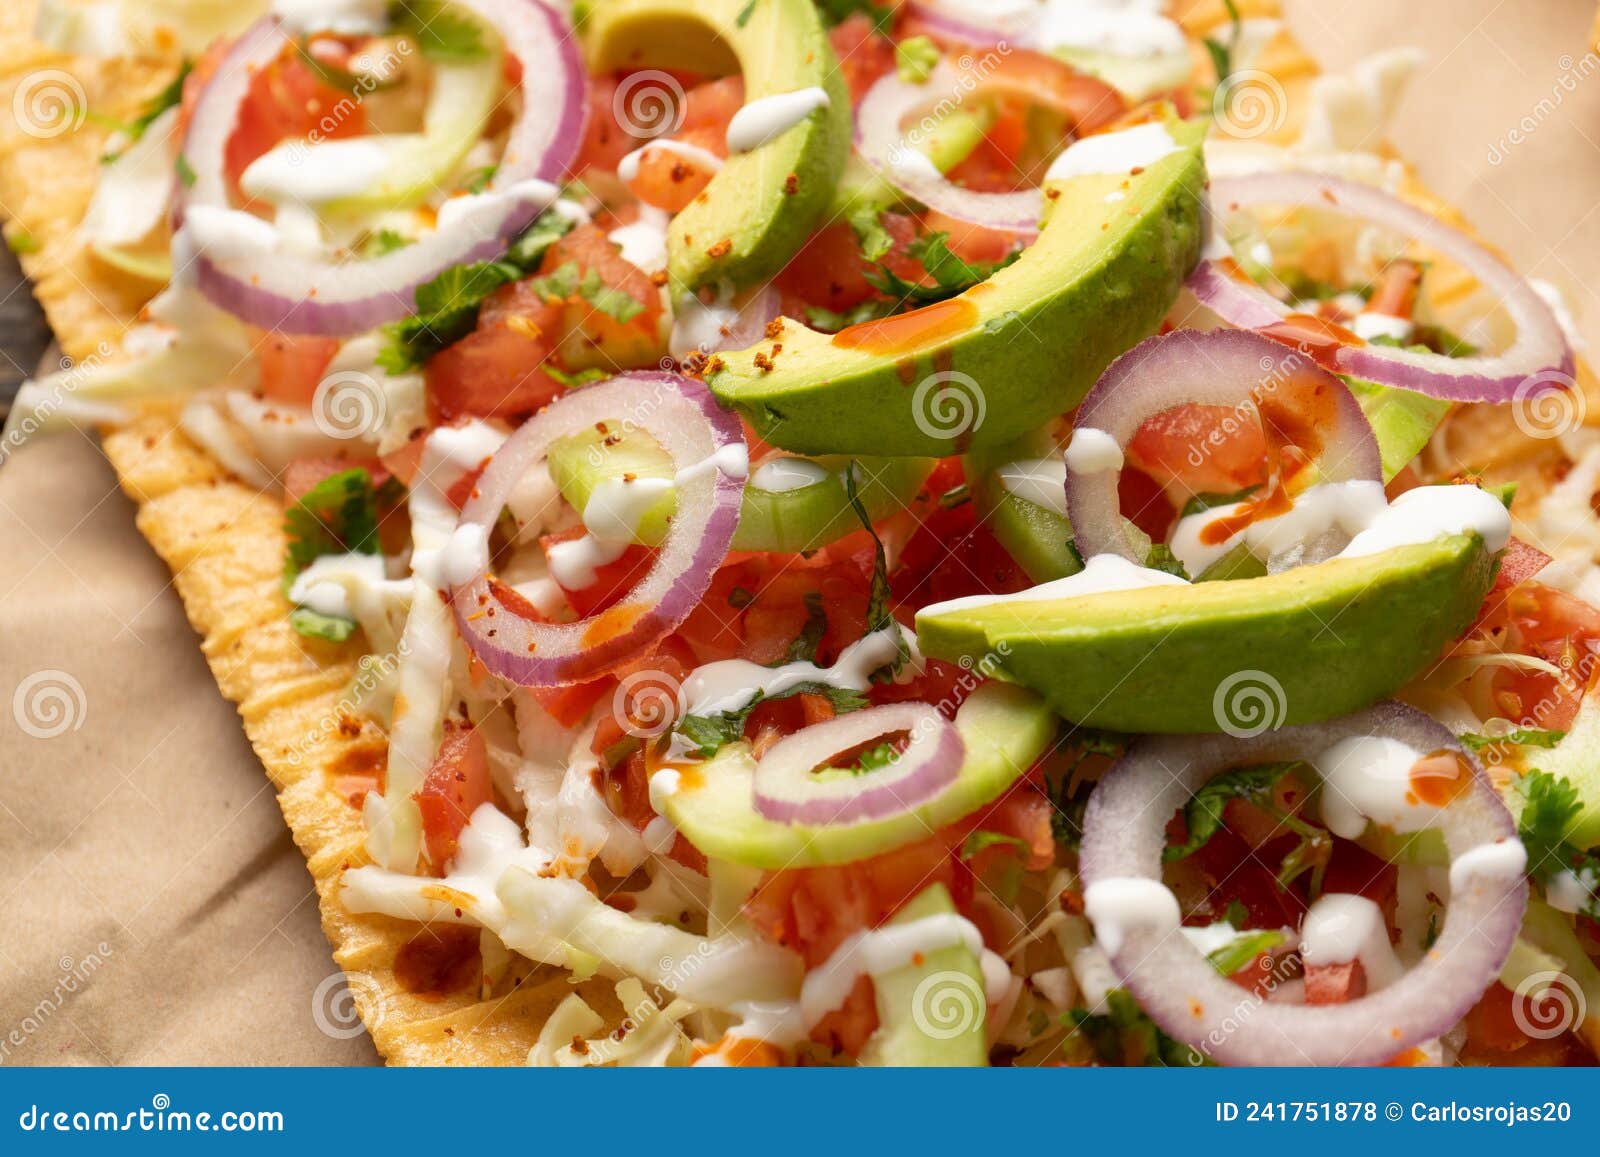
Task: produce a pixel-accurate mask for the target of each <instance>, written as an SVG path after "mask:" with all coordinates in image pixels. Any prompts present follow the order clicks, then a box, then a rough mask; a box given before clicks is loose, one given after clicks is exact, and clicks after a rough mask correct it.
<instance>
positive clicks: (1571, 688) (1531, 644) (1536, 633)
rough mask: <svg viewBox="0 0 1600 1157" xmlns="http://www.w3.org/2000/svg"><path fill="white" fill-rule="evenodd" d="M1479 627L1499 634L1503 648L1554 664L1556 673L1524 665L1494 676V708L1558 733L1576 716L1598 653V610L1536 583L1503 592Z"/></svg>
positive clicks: (1593, 672) (1525, 584) (1595, 666)
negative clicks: (1557, 673)
mask: <svg viewBox="0 0 1600 1157" xmlns="http://www.w3.org/2000/svg"><path fill="white" fill-rule="evenodd" d="M1480 630H1487V631H1488V632H1490V633H1491V634H1495V635H1499V636H1500V637H1501V638H1500V641H1501V645H1502V646H1503V647H1504V648H1505V649H1506V650H1507V651H1514V652H1519V653H1523V654H1532V655H1535V656H1537V657H1539V658H1541V659H1544V660H1546V661H1547V662H1550V663H1553V664H1555V665H1556V666H1557V667H1560V668H1561V670H1562V675H1561V676H1559V677H1558V676H1556V675H1552V674H1550V673H1548V672H1545V671H1536V670H1528V669H1524V668H1510V667H1507V668H1502V669H1501V670H1500V671H1498V672H1497V673H1496V674H1495V677H1494V687H1495V699H1496V702H1495V704H1494V707H1495V709H1496V710H1497V711H1498V712H1499V713H1500V714H1501V715H1503V716H1505V717H1506V718H1508V719H1512V720H1516V721H1519V722H1520V723H1521V724H1522V725H1523V726H1527V727H1540V728H1547V729H1551V730H1557V731H1563V730H1566V729H1568V728H1569V727H1570V726H1571V724H1572V720H1573V717H1574V716H1575V715H1576V714H1577V711H1578V704H1579V702H1580V700H1581V699H1582V697H1583V694H1584V691H1585V688H1586V687H1587V686H1588V684H1589V682H1590V680H1591V679H1592V678H1593V677H1594V675H1595V673H1596V668H1597V664H1596V659H1597V656H1600V610H1597V609H1596V608H1594V607H1592V606H1590V605H1589V604H1588V603H1586V602H1584V601H1583V600H1582V599H1577V598H1574V597H1573V596H1571V595H1568V594H1565V593H1563V592H1561V591H1558V590H1556V589H1554V588H1553V587H1547V586H1545V585H1543V584H1542V583H1536V582H1524V583H1522V584H1521V585H1520V586H1517V587H1515V588H1513V589H1511V590H1510V591H1508V592H1506V594H1505V595H1504V597H1503V598H1502V599H1501V602H1500V604H1499V605H1498V606H1497V607H1495V608H1494V609H1493V611H1492V613H1491V614H1489V615H1488V616H1486V618H1485V620H1484V623H1483V624H1481V625H1480Z"/></svg>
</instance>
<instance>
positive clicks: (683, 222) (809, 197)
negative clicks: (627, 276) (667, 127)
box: [582, 0, 850, 297]
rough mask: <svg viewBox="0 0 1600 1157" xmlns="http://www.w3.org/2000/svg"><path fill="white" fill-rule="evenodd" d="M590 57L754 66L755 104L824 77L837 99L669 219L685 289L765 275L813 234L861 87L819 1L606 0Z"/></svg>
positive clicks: (675, 273)
mask: <svg viewBox="0 0 1600 1157" xmlns="http://www.w3.org/2000/svg"><path fill="white" fill-rule="evenodd" d="M582 36H583V41H584V48H585V50H586V53H587V56H588V63H589V68H590V70H591V71H594V72H610V71H613V70H616V69H624V68H626V69H641V68H663V69H681V70H688V71H690V72H695V73H700V74H703V75H708V76H723V75H728V74H731V73H735V72H738V73H742V74H743V76H744V93H745V97H744V98H745V103H746V104H749V103H752V102H754V101H758V100H761V99H762V98H763V97H769V96H777V95H779V94H782V93H789V92H795V91H797V90H799V89H804V88H813V87H816V88H821V89H823V90H824V91H825V92H826V93H827V94H828V100H829V106H828V107H827V108H825V109H818V110H817V111H815V112H813V113H811V114H810V115H808V116H807V117H806V118H805V119H804V120H802V121H801V122H800V123H799V124H798V125H796V126H795V127H793V128H791V129H789V130H788V131H787V132H784V133H782V134H780V135H779V136H778V137H776V138H775V139H773V140H771V141H768V142H767V143H766V144H764V145H761V146H760V147H758V148H755V149H752V150H751V151H750V152H747V153H739V154H736V155H734V156H730V157H729V158H728V159H727V160H726V161H725V162H724V163H723V166H722V169H721V170H720V171H719V172H718V173H717V175H716V176H715V177H713V178H712V179H711V183H710V184H709V185H707V186H706V189H705V192H704V193H702V194H701V195H700V196H699V197H697V198H696V199H695V200H694V202H693V203H692V204H690V205H689V206H688V207H687V208H686V209H684V210H683V211H682V212H681V213H679V214H678V215H677V216H675V217H674V218H673V219H672V224H671V225H670V226H669V227H668V229H667V273H668V276H669V278H670V285H671V289H672V293H673V296H674V297H676V296H677V295H679V294H681V293H686V292H690V291H692V290H696V289H699V288H700V287H702V286H711V287H714V288H716V289H718V290H721V289H725V288H741V287H744V286H748V285H753V284H755V283H756V282H759V281H762V280H764V279H766V278H768V277H770V276H772V275H773V274H774V273H776V272H777V271H778V270H779V269H781V268H782V267H783V265H784V263H785V262H786V261H788V260H789V258H790V257H792V256H794V254H795V253H796V252H797V251H798V250H799V248H800V247H801V246H802V245H804V244H805V242H806V239H807V238H809V237H810V236H811V233H812V231H813V229H814V228H815V227H816V225H817V223H818V221H819V219H820V218H821V216H822V212H823V210H824V209H826V208H827V207H828V204H829V203H830V202H831V201H832V199H833V190H834V184H835V182H837V181H838V179H839V174H840V173H841V172H843V171H844V164H845V159H846V157H848V156H849V154H850V94H849V92H848V91H847V90H846V88H845V83H844V74H843V73H842V72H841V71H840V69H839V62H838V61H837V60H836V59H835V58H834V55H833V49H832V48H831V47H830V46H829V43H828V34H827V29H825V28H824V27H823V25H822V21H821V20H820V19H819V18H818V16H817V10H816V7H815V6H814V5H813V4H812V3H811V0H759V2H758V3H755V4H751V3H749V2H748V0H601V2H600V3H598V4H596V5H595V6H594V8H593V9H592V10H591V12H590V13H589V15H588V18H587V19H586V20H585V21H584V22H583V25H582Z"/></svg>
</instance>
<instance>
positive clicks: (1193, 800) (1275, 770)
mask: <svg viewBox="0 0 1600 1157" xmlns="http://www.w3.org/2000/svg"><path fill="white" fill-rule="evenodd" d="M1298 766H1299V764H1298V763H1296V762H1294V761H1293V760H1291V761H1288V762H1284V763H1261V764H1256V765H1255V766H1253V767H1241V768H1238V769H1236V770H1234V771H1229V772H1225V773H1224V774H1222V775H1219V776H1217V777H1216V778H1215V779H1212V780H1210V781H1209V782H1207V783H1205V784H1203V785H1202V786H1201V788H1200V790H1199V791H1197V792H1195V793H1194V795H1193V796H1191V797H1190V799H1189V802H1188V803H1186V804H1185V805H1184V807H1183V820H1184V825H1185V826H1186V827H1187V828H1188V832H1189V838H1188V839H1187V840H1186V841H1185V842H1184V843H1182V844H1177V845H1174V846H1172V847H1169V848H1166V849H1164V850H1163V851H1162V853H1161V858H1162V860H1163V861H1164V862H1166V863H1171V862H1172V861H1174V860H1182V859H1184V858H1186V857H1188V856H1191V855H1193V854H1194V853H1195V852H1198V851H1199V850H1200V849H1201V848H1203V847H1205V845H1206V844H1207V843H1208V842H1209V841H1210V840H1211V837H1212V836H1214V835H1216V834H1217V832H1218V831H1220V830H1221V829H1222V813H1223V811H1224V809H1225V808H1226V807H1227V806H1228V801H1229V800H1233V799H1243V800H1249V801H1250V802H1251V803H1254V804H1257V805H1258V806H1259V805H1261V804H1262V803H1264V802H1265V801H1267V800H1269V799H1270V798H1271V796H1272V791H1273V789H1274V788H1275V787H1277V786H1278V781H1279V780H1281V779H1282V778H1283V777H1284V775H1285V774H1287V773H1288V772H1289V770H1290V769H1291V768H1295V767H1298Z"/></svg>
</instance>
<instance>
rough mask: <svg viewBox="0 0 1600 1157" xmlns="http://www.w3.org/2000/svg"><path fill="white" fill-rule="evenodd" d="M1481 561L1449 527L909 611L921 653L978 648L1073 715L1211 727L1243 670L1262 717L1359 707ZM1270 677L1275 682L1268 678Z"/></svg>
mask: <svg viewBox="0 0 1600 1157" xmlns="http://www.w3.org/2000/svg"><path fill="white" fill-rule="evenodd" d="M1494 571H1495V560H1494V558H1493V556H1492V555H1490V553H1489V551H1488V550H1487V548H1486V547H1485V546H1484V543H1483V540H1482V539H1481V538H1479V537H1478V536H1477V535H1476V534H1463V535H1450V536H1446V537H1442V538H1438V539H1435V540H1433V541H1432V542H1427V543H1422V544H1420V545H1415V546H1403V547H1395V548H1392V549H1390V550H1387V551H1384V552H1382V553H1380V554H1375V555H1371V556H1367V557H1361V558H1350V559H1340V558H1335V559H1331V560H1329V561H1328V562H1324V563H1318V564H1316V565H1313V566H1304V567H1299V568H1297V569H1294V570H1288V571H1283V572H1282V573H1279V574H1275V575H1267V576H1266V577H1264V578H1253V579H1240V580H1238V581H1235V582H1208V583H1199V584H1196V585H1184V586H1179V585H1173V586H1158V587H1147V588H1142V589H1139V590H1128V591H1114V592H1108V593H1104V594H1095V595H1087V596H1079V597H1076V598H1063V599H1043V600H1036V601H1032V602H1027V601H1022V602H998V603H991V604H989V605H988V606H980V607H960V606H956V607H952V608H951V609H949V610H945V611H938V610H937V608H936V607H935V608H930V610H932V611H933V613H930V612H929V610H924V611H923V612H921V613H919V614H918V615H917V641H918V644H919V645H920V647H921V649H922V651H923V653H924V654H926V655H932V656H935V657H937V658H941V659H959V660H962V661H963V662H978V661H984V660H987V661H988V662H989V663H991V664H994V665H995V666H996V667H998V669H999V671H1000V672H1001V673H1002V674H1003V675H1004V676H1005V677H1007V678H1010V679H1012V680H1014V681H1015V682H1017V683H1021V684H1022V685H1023V686H1026V687H1032V688H1034V689H1035V690H1037V691H1038V692H1039V693H1040V694H1042V695H1045V696H1046V697H1047V698H1048V699H1049V701H1050V705H1051V706H1052V707H1054V708H1055V709H1056V710H1057V711H1059V712H1060V713H1061V714H1062V715H1063V716H1064V717H1066V718H1067V719H1069V720H1071V721H1072V722H1074V723H1078V724H1083V725H1088V726H1094V727H1103V728H1107V729H1110V730H1113V731H1133V732H1189V731H1192V732H1215V731H1218V730H1220V729H1221V728H1222V723H1223V722H1224V720H1221V719H1219V718H1218V715H1219V711H1218V710H1217V709H1216V707H1214V703H1215V701H1216V700H1218V698H1219V697H1220V696H1227V695H1229V694H1230V691H1231V690H1232V688H1233V687H1234V686H1238V687H1240V688H1241V689H1240V690H1238V691H1237V692H1234V694H1236V695H1246V694H1247V692H1248V691H1249V688H1247V687H1244V686H1243V684H1242V683H1236V684H1233V685H1230V686H1229V687H1227V688H1225V686H1224V685H1225V684H1227V682H1228V681H1229V680H1230V679H1247V680H1248V681H1249V682H1250V684H1251V686H1252V687H1265V688H1266V689H1267V690H1268V691H1272V692H1273V693H1272V694H1271V696H1270V697H1271V700H1272V702H1270V703H1267V704H1266V707H1267V711H1266V712H1265V717H1266V718H1268V719H1270V720H1271V722H1272V725H1274V726H1284V725H1286V724H1291V723H1308V722H1313V721H1316V720H1320V719H1331V718H1333V717H1335V716H1338V715H1344V714H1347V713H1349V712H1351V711H1355V710H1358V709H1360V708H1362V707H1366V706H1368V705H1370V704H1372V703H1374V702H1376V701H1377V700H1379V699H1382V698H1383V697H1384V696H1386V695H1389V694H1390V693H1392V692H1393V691H1395V690H1396V689H1397V688H1398V687H1400V686H1401V685H1402V684H1404V683H1406V682H1408V681H1409V680H1410V679H1411V678H1413V677H1414V676H1415V675H1416V674H1418V673H1419V672H1420V671H1422V670H1423V669H1424V668H1426V667H1427V666H1428V664H1430V663H1431V662H1433V660H1434V659H1435V658H1437V656H1438V655H1439V653H1440V651H1442V650H1443V648H1444V647H1445V646H1446V645H1447V644H1448V643H1449V642H1450V641H1451V640H1452V639H1454V638H1456V637H1457V636H1459V635H1460V634H1461V632H1462V631H1464V630H1466V628H1467V627H1468V626H1469V625H1470V624H1471V623H1472V619H1473V616H1474V615H1475V614H1476V613H1477V611H1478V607H1479V606H1480V604H1481V603H1482V602H1483V597H1484V595H1485V594H1486V593H1488V590H1489V586H1490V584H1491V583H1492V581H1493V578H1494ZM1274 684H1276V687H1277V688H1278V689H1279V690H1276V691H1274V690H1273V685H1274Z"/></svg>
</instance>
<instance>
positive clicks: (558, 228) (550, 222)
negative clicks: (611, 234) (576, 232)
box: [506, 209, 576, 270]
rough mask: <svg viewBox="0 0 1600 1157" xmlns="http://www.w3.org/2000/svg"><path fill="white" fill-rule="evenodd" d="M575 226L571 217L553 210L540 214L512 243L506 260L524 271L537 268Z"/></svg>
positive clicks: (507, 251)
mask: <svg viewBox="0 0 1600 1157" xmlns="http://www.w3.org/2000/svg"><path fill="white" fill-rule="evenodd" d="M574 224H576V222H574V221H573V219H572V218H571V217H568V216H567V215H566V214H565V213H557V212H556V211H554V210H553V209H550V210H546V211H545V212H543V213H540V214H539V216H538V217H537V218H536V219H535V220H534V222H533V224H532V225H529V226H528V227H527V228H526V229H524V230H523V231H522V235H521V236H520V237H518V238H517V239H516V240H515V241H513V242H512V243H511V248H509V249H507V250H506V260H507V261H510V262H511V263H512V264H514V265H520V266H522V268H524V269H528V270H532V269H534V268H537V266H538V264H539V261H540V259H541V258H543V257H544V251H545V250H546V249H549V248H550V246H552V245H554V244H555V243H556V242H557V241H559V240H561V238H563V237H565V236H566V235H567V234H568V233H570V232H571V231H572V226H573V225H574Z"/></svg>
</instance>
